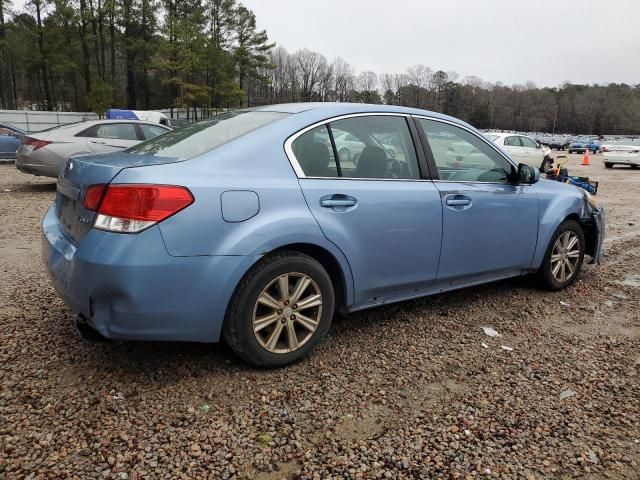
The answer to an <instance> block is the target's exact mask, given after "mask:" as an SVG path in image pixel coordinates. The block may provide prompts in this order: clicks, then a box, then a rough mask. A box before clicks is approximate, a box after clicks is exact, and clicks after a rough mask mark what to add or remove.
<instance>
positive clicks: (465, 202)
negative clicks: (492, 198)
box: [447, 198, 471, 207]
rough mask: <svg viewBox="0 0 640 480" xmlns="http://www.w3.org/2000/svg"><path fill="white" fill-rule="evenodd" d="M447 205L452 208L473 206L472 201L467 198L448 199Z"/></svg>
mask: <svg viewBox="0 0 640 480" xmlns="http://www.w3.org/2000/svg"><path fill="white" fill-rule="evenodd" d="M447 205H449V206H450V207H457V206H465V205H471V200H469V199H466V198H459V199H458V198H449V199H447Z"/></svg>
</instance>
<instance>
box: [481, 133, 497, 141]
mask: <svg viewBox="0 0 640 480" xmlns="http://www.w3.org/2000/svg"><path fill="white" fill-rule="evenodd" d="M484 136H485V138H488V139H489V140H491V141H492V142H494V141H496V140H497V138H498V135H491V134H490V133H485V134H484Z"/></svg>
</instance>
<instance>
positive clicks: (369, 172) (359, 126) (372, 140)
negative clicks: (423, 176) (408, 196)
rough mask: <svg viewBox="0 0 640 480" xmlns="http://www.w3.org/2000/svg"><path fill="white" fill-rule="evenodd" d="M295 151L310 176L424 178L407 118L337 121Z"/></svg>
mask: <svg viewBox="0 0 640 480" xmlns="http://www.w3.org/2000/svg"><path fill="white" fill-rule="evenodd" d="M312 144H313V145H312ZM319 145H322V146H319ZM292 149H293V153H294V155H295V157H296V160H297V161H298V163H299V164H300V167H301V168H302V170H303V172H304V174H305V175H306V176H309V177H345V178H371V179H419V178H420V170H419V168H418V159H417V156H416V151H415V146H414V144H413V140H412V138H411V133H410V131H409V126H408V125H407V121H406V119H405V117H396V116H391V115H384V116H383V115H380V116H378V115H372V116H362V117H353V118H346V119H343V120H337V121H335V122H330V123H328V124H326V125H323V126H321V127H317V128H315V129H313V130H310V131H308V132H306V133H304V134H303V135H301V136H300V137H298V138H297V139H296V140H295V141H294V142H293V144H292ZM320 150H322V154H321V155H320ZM336 157H337V159H336Z"/></svg>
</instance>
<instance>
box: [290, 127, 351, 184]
mask: <svg viewBox="0 0 640 480" xmlns="http://www.w3.org/2000/svg"><path fill="white" fill-rule="evenodd" d="M291 148H292V149H293V154H294V155H295V156H296V158H297V159H298V163H300V167H301V168H302V171H303V172H304V174H305V175H307V176H308V177H339V176H340V175H339V174H338V165H337V163H336V159H335V156H334V155H333V148H332V147H331V139H330V138H329V129H328V128H327V126H326V125H322V126H320V127H317V128H314V129H312V130H309V131H308V132H305V133H303V134H302V135H300V136H299V137H298V138H296V140H295V142H293V145H292V146H291Z"/></svg>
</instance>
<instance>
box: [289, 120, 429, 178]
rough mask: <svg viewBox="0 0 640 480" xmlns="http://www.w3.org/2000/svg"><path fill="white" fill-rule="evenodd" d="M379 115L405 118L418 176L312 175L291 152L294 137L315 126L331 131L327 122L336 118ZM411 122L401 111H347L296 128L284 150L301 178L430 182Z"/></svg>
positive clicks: (420, 145)
mask: <svg viewBox="0 0 640 480" xmlns="http://www.w3.org/2000/svg"><path fill="white" fill-rule="evenodd" d="M381 116H385V117H401V118H404V119H405V122H406V124H407V128H408V129H409V135H410V137H411V141H412V143H413V148H414V150H415V153H416V158H417V161H418V173H419V176H420V177H419V178H358V177H312V176H308V175H306V174H305V173H304V170H303V169H302V166H301V165H300V162H298V159H297V158H296V156H295V153H293V148H292V144H293V142H294V141H295V140H296V139H298V138H299V137H300V136H302V135H304V134H305V133H307V132H309V131H311V130H313V129H315V128H318V127H322V126H327V128H328V129H329V131H330V132H331V127H330V125H329V124H331V123H333V122H337V121H338V120H346V119H350V118H356V117H381ZM412 124H413V122H412V120H411V114H409V113H402V112H359V113H349V114H344V115H338V116H336V117H331V118H326V119H324V120H320V121H318V122H315V123H312V124H311V125H308V126H306V127H304V128H302V129H301V130H298V131H297V132H295V133H293V134H292V135H290V136H289V137H288V138H287V139H286V140H285V142H284V150H285V153H286V155H287V158H288V159H289V163H290V164H291V167H292V168H293V170H294V172H295V174H296V175H297V177H298V178H301V179H302V178H313V179H322V180H366V181H374V182H424V181H429V182H430V181H431V180H432V179H431V178H430V176H429V169H428V168H427V165H426V162H425V163H424V165H423V164H421V158H422V159H423V161H424V151H422V148H421V147H422V143H421V142H420V141H419V139H418V138H417V137H416V129H415V125H413V128H412ZM330 138H331V142H332V148H333V150H334V155H335V144H334V143H333V135H332V134H331V137H330ZM335 158H336V165H337V164H338V163H339V159H338V157H335Z"/></svg>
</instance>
